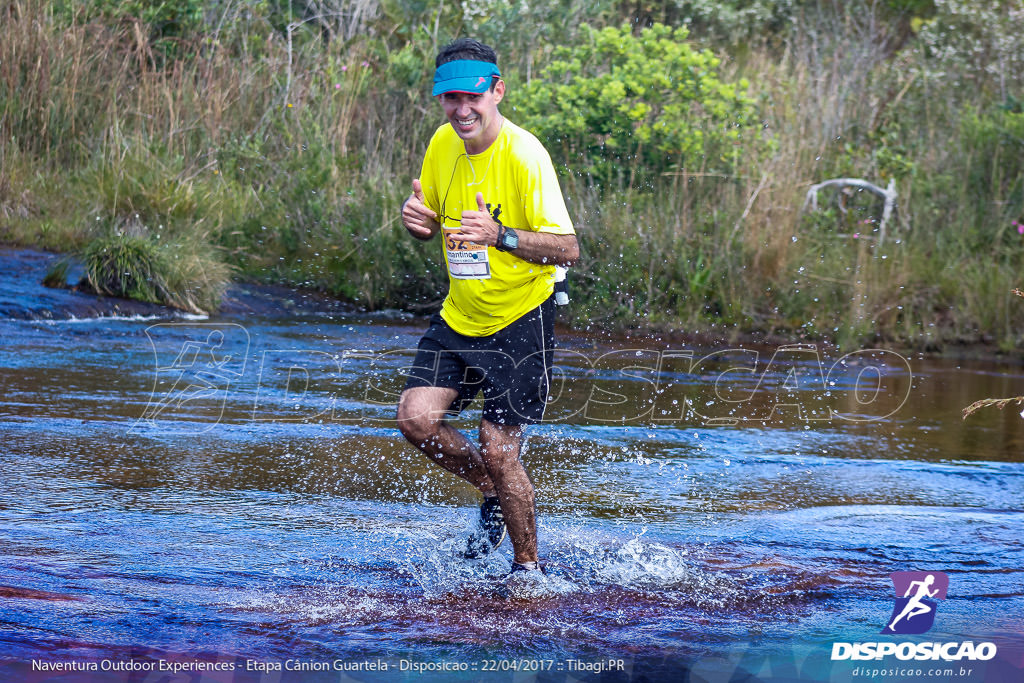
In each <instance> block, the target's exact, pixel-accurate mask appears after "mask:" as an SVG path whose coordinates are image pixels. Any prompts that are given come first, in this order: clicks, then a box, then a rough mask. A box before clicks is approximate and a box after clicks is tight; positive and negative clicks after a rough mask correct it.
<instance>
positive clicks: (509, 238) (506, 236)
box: [501, 228, 519, 249]
mask: <svg viewBox="0 0 1024 683" xmlns="http://www.w3.org/2000/svg"><path fill="white" fill-rule="evenodd" d="M501 246H503V247H505V248H506V249H516V248H517V247H518V246H519V235H518V234H516V231H515V230H513V229H512V228H505V231H504V232H503V233H502V234H501Z"/></svg>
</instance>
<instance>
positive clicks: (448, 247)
mask: <svg viewBox="0 0 1024 683" xmlns="http://www.w3.org/2000/svg"><path fill="white" fill-rule="evenodd" d="M461 234H462V231H461V230H460V229H459V228H448V227H446V228H444V249H445V252H446V256H447V258H448V272H449V273H450V274H451V276H452V277H453V278H455V279H456V280H489V279H490V277H491V263H490V260H489V257H488V255H487V246H486V245H483V244H474V243H473V242H466V241H464V240H461V239H459V236H460V235H461Z"/></svg>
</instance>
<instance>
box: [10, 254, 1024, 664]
mask: <svg viewBox="0 0 1024 683" xmlns="http://www.w3.org/2000/svg"><path fill="white" fill-rule="evenodd" d="M9 258H16V256H15V257H10V256H9ZM23 265H24V264H22V266H23ZM14 270H15V266H14V265H11V266H10V267H9V268H6V269H5V270H4V272H7V273H11V272H13V271H14ZM40 277H41V276H40ZM33 281H38V280H32V279H31V278H24V277H19V278H17V279H16V280H14V281H12V280H11V279H8V280H7V281H6V282H3V283H0V299H2V301H0V304H2V305H3V306H4V307H5V308H4V310H8V311H12V310H18V311H24V312H25V314H24V315H19V316H18V317H17V318H15V317H10V318H8V319H5V320H0V332H2V336H3V340H4V344H3V349H2V351H0V386H2V396H0V416H2V417H0V420H2V425H3V427H2V431H3V439H2V444H3V445H2V446H0V458H2V462H3V464H4V470H3V472H4V486H3V489H2V493H0V547H2V549H3V554H2V557H3V560H2V562H0V600H2V601H3V605H4V607H3V613H2V622H0V653H2V657H3V662H4V664H0V678H2V677H4V676H5V675H6V676H7V677H9V678H10V679H11V680H22V679H23V678H24V677H25V676H27V677H28V678H30V679H31V678H32V677H33V676H35V677H36V678H38V679H39V680H43V675H42V674H41V673H38V672H37V673H33V672H32V671H31V668H30V667H29V668H26V667H28V666H29V665H28V663H30V662H31V661H32V660H37V661H46V662H51V663H55V662H56V663H61V662H64V663H67V662H103V661H127V660H128V659H132V660H137V661H140V662H148V663H156V662H161V661H163V662H168V661H174V662H183V663H189V662H196V661H207V662H208V661H219V662H233V663H237V664H238V666H239V667H241V669H240V670H236V674H235V678H233V679H231V680H242V679H245V677H246V676H251V677H255V678H257V679H258V678H259V677H260V676H261V675H263V674H264V673H266V675H268V676H271V678H272V679H273V680H279V678H276V677H275V676H279V677H283V679H285V680H339V676H341V675H350V674H342V673H339V671H338V670H337V669H336V670H334V671H319V672H310V671H305V672H302V673H301V674H300V673H297V672H294V671H293V672H288V671H282V672H279V673H277V672H273V671H269V672H265V671H263V670H262V669H261V668H260V666H264V667H265V668H266V667H269V668H270V669H273V666H274V664H275V663H277V664H281V663H283V662H285V661H286V660H288V659H289V658H298V659H301V660H303V661H306V662H309V663H311V664H309V666H310V667H316V666H319V665H321V664H324V663H326V665H327V666H329V667H331V666H335V663H336V662H349V663H358V662H363V661H368V660H371V659H372V660H374V661H376V660H377V659H378V658H379V659H380V661H382V662H384V663H385V664H388V665H390V667H391V668H389V670H388V671H387V672H384V673H381V672H376V673H374V674H373V675H372V676H371V677H368V678H365V676H368V674H365V673H363V674H361V675H363V676H364V678H361V679H359V680H379V679H383V680H392V679H393V680H453V678H452V677H453V676H455V674H452V673H450V672H433V673H424V674H418V673H415V672H410V671H402V670H400V666H401V662H402V661H403V660H405V661H407V662H419V663H421V664H422V663H437V662H447V663H448V664H451V665H453V666H455V665H459V666H465V667H467V669H468V671H466V672H464V673H462V674H459V675H458V676H456V678H457V679H458V680H478V679H487V680H490V679H491V678H494V677H496V678H495V679H499V678H500V679H501V680H506V679H508V680H512V676H513V672H510V671H508V669H509V668H510V667H512V666H513V665H515V663H516V662H519V661H527V662H532V663H531V664H526V665H523V666H533V667H540V668H542V669H543V667H544V666H548V670H547V671H546V672H544V671H541V672H537V671H533V670H530V669H524V670H523V671H520V672H519V673H518V676H519V678H516V680H567V678H566V677H567V676H573V677H575V678H577V679H586V680H598V679H601V680H604V679H607V680H640V677H641V676H642V675H647V674H649V675H650V676H652V680H667V679H666V678H665V677H666V676H668V677H672V678H678V677H680V676H684V675H690V677H691V678H690V680H694V681H696V680H729V679H730V677H732V676H739V677H741V678H742V676H743V675H745V674H744V672H747V673H758V672H760V673H759V674H758V675H760V676H762V679H763V680H773V678H772V676H775V677H776V678H775V680H782V679H785V680H850V676H851V673H850V672H851V670H852V668H853V667H854V666H856V665H857V664H858V663H857V662H849V661H840V662H833V661H830V659H829V653H830V651H831V648H832V644H833V643H834V642H836V641H844V642H852V641H858V640H860V641H866V640H872V641H877V640H880V639H884V638H883V637H882V636H879V631H880V630H881V629H882V628H883V627H884V626H885V624H886V620H887V617H889V616H890V612H891V611H892V607H893V599H894V597H895V596H894V594H893V590H894V589H893V585H892V583H891V582H890V579H889V574H890V573H891V572H894V571H907V570H918V571H934V572H944V573H946V574H947V575H948V576H949V577H950V588H949V594H948V596H947V598H946V599H945V600H944V601H942V602H941V604H940V605H939V607H938V610H937V614H936V620H935V624H934V626H933V628H932V629H931V630H930V631H929V633H928V636H927V637H928V638H930V639H935V640H950V639H953V640H974V641H981V640H987V641H992V642H994V643H996V644H997V645H998V646H999V655H998V656H997V657H996V658H995V659H994V660H992V661H991V662H987V663H986V662H982V663H978V664H977V668H978V672H979V673H977V674H975V677H974V678H971V677H967V678H963V677H958V676H953V677H951V678H950V677H946V678H943V677H938V678H935V677H933V678H931V679H930V680H958V681H960V680H1007V681H1009V680H1019V679H1018V678H1013V676H1015V675H1017V674H1019V673H1020V672H1022V671H1024V669H1021V668H1019V667H1020V666H1021V665H1022V664H1024V654H1022V652H1024V637H1022V633H1024V621H1022V618H1021V616H1020V615H1021V614H1022V613H1024V589H1022V588H1021V585H1022V578H1024V571H1022V568H1024V550H1022V548H1021V542H1020V541H1021V537H1022V530H1024V465H1022V457H1021V454H1022V452H1024V448H1022V446H1024V428H1022V426H1024V420H1022V419H1021V417H1020V415H1019V414H1018V413H1019V409H1017V410H1012V409H1008V410H1006V411H1002V412H1000V411H998V410H994V409H993V410H988V411H984V412H982V413H980V414H978V415H976V416H974V417H971V418H969V419H968V420H966V421H965V420H962V419H961V417H960V413H961V410H962V408H963V407H964V406H966V405H968V404H969V403H971V402H972V401H974V400H977V399H979V398H983V397H988V396H1013V395H1018V394H1021V393H1024V372H1022V368H1021V366H1020V365H1019V364H1017V363H1016V362H1014V363H995V362H989V361H966V360H953V359H948V358H928V357H922V356H919V355H904V354H900V353H897V352H895V351H893V350H874V351H866V352H857V353H853V354H841V353H836V352H833V351H827V350H824V349H818V348H816V347H813V346H806V345H805V346H788V347H785V346H784V347H775V348H745V349H727V348H695V347H686V346H681V345H669V344H666V343H664V342H658V341H654V340H651V339H645V338H633V339H627V340H617V341H614V342H612V341H610V340H600V339H598V340H596V341H595V337H594V335H593V334H592V333H591V334H588V335H586V336H583V335H578V336H577V335H573V334H571V333H563V335H562V338H561V346H560V350H559V352H558V354H557V356H556V365H557V370H558V375H557V376H558V378H559V381H557V382H556V383H555V386H556V388H557V389H558V391H557V392H556V396H555V397H554V401H553V402H552V404H551V406H550V407H549V411H548V418H549V420H548V422H546V423H545V424H542V425H538V426H536V427H534V428H533V429H532V430H531V436H530V438H529V441H528V446H527V451H526V453H525V455H524V459H525V461H526V462H527V465H528V467H529V469H530V471H531V473H532V476H533V478H534V481H535V484H536V486H537V491H538V508H539V514H540V523H541V527H540V536H541V546H542V555H543V556H544V558H545V559H546V561H547V562H548V567H549V578H548V580H547V581H546V582H544V583H543V584H541V585H539V586H534V587H531V588H530V589H529V590H526V589H523V588H522V587H519V588H516V587H513V588H511V589H510V588H508V587H507V586H506V585H505V582H504V578H503V577H504V575H505V573H506V572H507V570H508V568H509V559H510V549H509V547H508V546H507V544H506V546H505V547H503V548H502V549H501V551H500V552H498V553H496V554H494V555H492V556H491V557H490V558H488V559H487V560H486V561H467V560H463V559H461V557H460V556H459V552H458V551H459V550H460V549H461V544H462V541H463V539H464V538H465V535H466V534H467V533H468V532H469V530H470V527H471V524H472V519H473V514H474V505H476V503H477V499H476V496H475V494H474V492H473V491H472V490H470V489H469V488H468V487H467V486H465V485H463V484H461V483H459V482H457V481H456V480H454V479H453V478H451V477H449V476H447V475H445V474H444V473H442V472H441V471H440V470H438V469H437V468H435V467H433V466H431V465H430V464H429V463H428V462H427V461H426V460H425V459H424V458H423V457H421V456H419V455H418V454H417V453H416V452H415V451H414V450H413V449H411V448H410V447H409V446H408V445H407V444H405V442H404V440H403V439H402V438H401V436H400V435H399V434H398V432H397V430H396V429H395V428H394V426H393V423H392V421H391V420H392V417H393V404H394V398H395V395H396V394H397V392H398V391H399V390H400V388H401V379H400V372H401V368H402V365H403V363H408V362H409V361H410V360H411V358H412V351H411V349H413V348H414V347H415V344H416V341H417V340H418V337H419V334H420V333H421V331H422V328H423V323H422V322H421V321H418V320H410V319H406V318H403V317H401V316H397V315H396V316H376V317H373V316H351V315H350V316H348V317H346V316H344V315H341V314H339V313H337V312H332V313H316V312H315V311H312V310H304V311H300V312H298V313H295V314H289V315H280V314H277V315H269V314H267V313H268V312H267V311H264V315H261V316H255V315H252V314H247V313H245V312H244V311H236V312H234V313H232V314H231V315H227V316H223V317H221V318H218V319H210V320H185V319H172V318H167V317H162V318H146V317H139V315H138V313H139V312H134V313H133V315H132V316H128V317H123V318H120V319H112V318H95V317H92V318H87V319H78V320H70V319H58V320H40V319H33V317H32V311H33V310H39V304H38V297H39V296H41V295H40V294H38V293H37V292H36V290H35V287H34V285H32V282H33ZM45 296H47V297H56V299H54V300H48V301H47V302H46V304H45V305H46V306H47V307H49V309H51V310H53V309H54V307H55V306H57V307H59V306H60V305H63V304H60V301H59V297H60V296H61V293H59V292H58V293H52V292H46V293H45ZM67 296H72V295H67ZM34 302H35V303H34ZM55 302H56V303H55ZM19 306H20V308H19ZM33 306H35V308H33ZM146 313H150V312H149V311H146ZM478 416H479V413H478V412H477V411H475V410H471V411H470V412H469V414H467V415H466V416H465V419H464V420H462V421H461V424H462V425H463V426H464V427H465V428H466V429H468V430H470V431H472V430H473V424H474V422H475V420H477V419H478ZM890 640H891V638H890ZM608 658H611V659H613V660H615V661H616V662H618V661H619V660H621V661H622V662H623V663H624V666H626V667H627V668H628V671H627V672H625V673H623V672H617V671H615V670H613V671H606V672H603V673H598V672H597V669H596V668H594V667H597V664H598V663H600V662H602V661H605V660H607V659H608ZM247 662H249V663H253V662H255V663H256V664H255V665H253V664H248V665H247V664H246V663H247ZM492 662H493V663H492ZM538 662H540V663H539V664H538ZM545 662H549V664H544V663H545ZM572 662H583V664H573V663H572ZM261 663H262V664H261ZM584 665H585V666H584ZM876 665H877V664H876ZM246 666H255V668H254V669H253V670H251V671H248V672H246V671H245V667H246ZM580 667H583V668H580ZM587 667H590V668H587ZM502 668H504V669H505V670H504V671H501V670H500V669H502ZM490 669H498V670H495V671H492V670H490ZM772 671H775V672H776V673H771V672H772ZM26 672H27V673H26ZM111 675H112V676H114V678H113V679H112V680H122V679H123V675H122V674H121V673H117V672H114V673H112V674H111ZM351 675H357V674H351ZM978 675H981V676H982V677H981V678H978V677H977V676H978ZM119 676H120V677H119ZM587 677H589V678H587ZM271 678H267V679H265V680H271ZM911 679H912V678H907V677H903V678H898V677H897V678H892V677H890V678H884V677H883V678H881V679H878V680H911ZM139 680H141V678H140V679H139ZM183 680H187V679H183Z"/></svg>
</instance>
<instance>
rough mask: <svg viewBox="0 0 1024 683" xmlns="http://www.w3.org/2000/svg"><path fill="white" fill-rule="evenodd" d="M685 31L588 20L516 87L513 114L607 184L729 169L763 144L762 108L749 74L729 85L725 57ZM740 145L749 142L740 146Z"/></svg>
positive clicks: (563, 157) (564, 159) (559, 154)
mask: <svg viewBox="0 0 1024 683" xmlns="http://www.w3.org/2000/svg"><path fill="white" fill-rule="evenodd" d="M686 37H687V31H686V29H684V28H677V29H672V28H669V27H667V26H663V25H660V24H655V25H654V26H652V27H651V28H648V29H644V30H643V31H641V32H640V34H639V35H633V34H632V33H631V31H630V29H629V27H628V26H625V25H624V26H621V27H618V28H616V27H611V26H610V27H607V28H604V29H601V30H597V29H593V28H590V27H586V26H585V27H583V31H582V33H581V42H580V43H579V44H578V45H575V46H572V47H566V46H563V47H558V48H556V49H555V50H554V54H553V58H552V60H551V61H550V62H549V63H548V65H547V66H546V67H545V68H544V69H543V71H542V72H541V75H540V78H538V79H537V80H534V81H532V82H530V83H528V84H526V85H525V87H523V88H522V89H521V93H520V94H518V95H517V94H516V89H513V90H512V96H513V97H514V100H513V102H512V106H513V109H514V111H515V114H514V115H513V117H514V118H515V119H518V121H519V122H521V123H522V124H523V125H524V126H525V127H526V128H528V129H529V130H531V131H533V132H534V133H535V134H537V136H538V137H540V138H541V139H542V140H543V141H544V142H545V143H546V145H547V147H548V149H549V150H550V151H551V152H552V155H553V156H554V157H556V158H557V159H558V160H559V161H561V163H563V164H565V165H566V166H567V167H568V168H569V169H571V170H572V171H573V172H575V173H577V174H580V175H585V176H590V177H591V178H592V179H593V180H594V181H596V182H598V183H599V184H605V185H607V184H609V183H614V184H616V185H619V186H628V187H643V186H649V185H651V183H652V182H653V180H654V178H655V177H656V176H658V175H660V174H662V173H666V172H669V171H673V170H682V169H689V170H697V169H707V170H711V169H713V170H715V171H720V172H726V171H728V170H729V169H732V168H733V167H734V166H735V165H736V162H737V160H738V158H739V156H740V155H741V153H742V154H749V153H750V152H752V151H753V150H754V149H755V148H756V146H757V145H756V142H757V140H758V137H759V135H758V129H759V126H758V121H757V112H756V108H755V106H754V102H753V100H752V99H751V98H750V97H749V96H747V95H746V94H745V90H746V88H747V87H748V84H747V83H746V82H745V81H742V80H741V81H740V82H738V83H726V82H725V81H723V80H722V79H721V78H720V77H719V75H718V74H717V72H716V70H717V68H718V66H719V61H720V60H719V59H718V58H717V57H715V56H714V55H713V54H712V53H711V52H710V51H708V50H701V51H698V50H695V49H694V48H693V47H691V46H690V44H689V43H687V42H686ZM741 143H744V144H745V145H746V147H745V148H744V149H743V151H742V152H741V147H740V145H741Z"/></svg>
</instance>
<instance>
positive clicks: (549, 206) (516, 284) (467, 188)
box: [420, 119, 575, 337]
mask: <svg viewBox="0 0 1024 683" xmlns="http://www.w3.org/2000/svg"><path fill="white" fill-rule="evenodd" d="M420 182H421V183H422V185H423V195H424V197H425V198H426V204H427V206H429V207H430V208H431V209H433V210H434V211H435V212H437V215H438V219H439V220H440V221H441V225H442V230H443V232H444V234H443V238H444V239H443V248H444V253H445V262H446V263H447V265H448V282H449V288H448V296H447V297H446V298H445V300H444V304H443V305H442V306H441V317H442V318H444V320H445V322H447V323H448V324H449V325H450V326H451V327H452V329H454V330H455V331H456V332H458V333H459V334H464V335H466V336H469V337H484V336H488V335H492V334H494V333H495V332H497V331H498V330H500V329H502V328H504V327H506V326H507V325H508V324H509V323H511V322H513V321H515V320H516V319H518V318H520V317H521V316H523V315H525V314H526V313H528V312H530V311H531V310H533V309H534V308H536V307H537V306H539V305H540V304H542V303H543V302H544V301H545V300H546V299H547V298H548V297H549V296H551V293H552V291H553V290H554V276H555V267H554V266H553V265H538V264H536V263H530V262H529V261H524V260H523V259H521V258H519V257H518V256H516V255H515V254H514V253H508V252H503V251H499V250H498V249H496V248H494V247H485V246H482V245H475V244H472V243H469V242H463V241H460V240H459V239H458V235H457V233H458V228H459V221H460V220H461V217H462V212H463V211H478V210H479V207H478V206H477V202H476V194H477V192H481V193H483V196H484V202H485V203H486V204H487V209H488V210H489V211H490V212H491V214H492V215H494V213H495V212H496V211H498V216H497V218H498V220H499V221H501V223H502V225H505V226H507V227H510V228H513V229H515V230H516V231H533V232H549V233H555V234H559V235H572V234H575V231H574V230H573V226H572V221H571V220H570V219H569V212H568V211H567V210H566V208H565V201H564V200H563V199H562V191H561V188H559V186H558V178H557V177H556V176H555V169H554V167H553V166H552V165H551V158H550V157H549V156H548V153H547V150H545V149H544V146H543V145H542V144H541V143H540V141H539V140H537V138H536V137H534V136H533V135H532V134H531V133H529V132H527V131H525V130H523V129H522V128H520V127H519V126H517V125H515V124H514V123H511V122H510V121H508V120H507V119H506V120H504V121H503V122H502V126H501V132H500V133H499V134H498V138H497V139H496V140H495V141H494V143H493V144H492V145H491V146H490V147H488V148H487V150H486V151H484V152H482V153H481V154H470V155H467V154H466V147H465V145H464V144H463V142H462V140H461V139H460V138H459V136H458V135H457V134H456V133H455V130H454V129H453V128H452V127H451V125H450V124H447V123H446V124H444V125H443V126H441V127H440V128H438V129H437V131H436V132H435V133H434V137H433V138H431V140H430V145H428V147H427V152H426V154H425V155H424V158H423V169H422V171H421V172H420Z"/></svg>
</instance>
